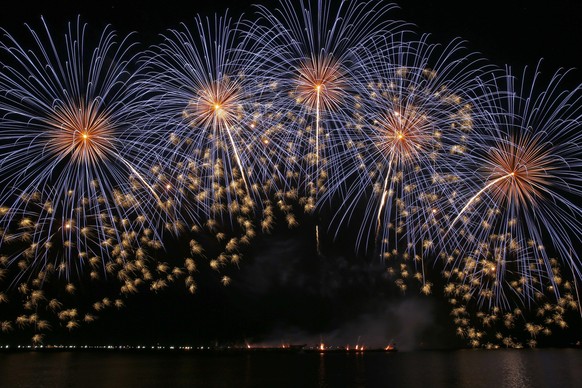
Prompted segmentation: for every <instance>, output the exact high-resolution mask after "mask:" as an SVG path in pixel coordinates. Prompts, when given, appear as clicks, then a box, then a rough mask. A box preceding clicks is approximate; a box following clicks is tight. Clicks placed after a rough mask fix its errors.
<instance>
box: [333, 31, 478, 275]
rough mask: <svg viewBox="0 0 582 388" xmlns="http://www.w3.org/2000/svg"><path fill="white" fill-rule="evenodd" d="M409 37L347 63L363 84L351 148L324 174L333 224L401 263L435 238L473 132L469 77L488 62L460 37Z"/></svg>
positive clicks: (435, 245)
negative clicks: (333, 204)
mask: <svg viewBox="0 0 582 388" xmlns="http://www.w3.org/2000/svg"><path fill="white" fill-rule="evenodd" d="M410 38H411V37H410V36H409V35H408V34H406V33H404V34H402V35H395V36H393V38H388V39H387V40H386V41H384V42H378V44H379V45H380V47H384V49H379V50H378V51H377V52H378V53H377V56H373V55H370V56H365V57H364V58H363V60H362V62H361V63H360V65H359V67H357V68H356V69H355V73H357V74H358V77H357V78H356V80H357V82H359V83H361V88H362V89H364V90H365V92H364V93H362V94H361V95H359V96H358V98H357V104H356V105H355V106H354V107H353V108H352V111H353V120H352V123H351V124H350V127H349V129H350V131H351V140H350V144H349V147H347V149H346V150H345V151H344V152H341V153H337V154H335V155H333V156H331V157H330V160H329V164H330V165H335V166H336V168H335V169H336V170H338V171H342V173H341V174H336V175H333V176H331V177H330V179H329V184H328V193H327V194H326V195H333V196H336V197H338V198H340V200H339V201H338V202H339V206H338V207H337V208H336V209H335V213H336V215H335V217H334V221H335V222H336V224H337V225H338V233H340V232H341V231H340V229H341V228H342V227H346V226H348V225H349V224H350V223H358V224H359V225H360V227H359V231H358V233H357V239H356V245H357V247H358V248H363V249H368V248H369V247H370V246H374V249H375V250H376V249H379V252H380V255H381V256H382V257H384V258H385V259H389V258H392V257H396V256H399V255H400V254H402V257H401V258H403V259H405V260H406V259H411V260H409V263H410V262H411V261H412V262H419V261H420V260H421V259H422V257H423V256H425V255H427V254H429V253H431V254H438V253H440V250H441V249H442V247H443V244H442V241H441V239H440V238H441V237H442V233H443V228H444V225H445V224H446V222H447V214H446V213H444V212H443V210H444V208H445V207H446V206H445V205H446V201H447V200H448V196H449V195H450V194H451V193H452V192H453V191H454V185H455V181H456V180H457V179H458V177H457V175H456V169H455V164H456V162H457V160H458V159H459V157H460V155H462V154H463V152H465V149H466V148H467V143H468V140H467V138H468V137H469V136H470V134H471V132H472V131H473V117H474V114H475V112H474V109H473V102H472V98H471V92H472V90H473V89H475V88H476V87H477V86H478V85H479V84H478V83H477V82H474V79H475V78H476V77H477V76H479V75H480V74H482V73H483V72H484V71H485V69H486V68H485V67H483V66H481V61H480V60H479V59H478V58H477V56H476V55H474V54H470V53H467V52H466V50H464V48H463V46H462V43H461V42H460V41H453V42H452V43H451V44H449V45H448V46H446V47H440V46H438V45H435V44H431V43H429V42H428V37H427V36H421V37H420V39H410ZM413 38H414V37H413ZM373 50H375V49H373ZM421 269H422V268H421ZM406 271H409V269H406ZM415 276H416V275H415ZM420 278H421V279H422V278H423V276H420Z"/></svg>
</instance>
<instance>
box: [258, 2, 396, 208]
mask: <svg viewBox="0 0 582 388" xmlns="http://www.w3.org/2000/svg"><path fill="white" fill-rule="evenodd" d="M258 9H259V12H258V14H259V16H260V17H261V18H262V20H261V23H257V24H253V25H252V26H251V27H252V28H250V29H249V30H250V38H251V40H252V41H254V42H256V48H257V49H258V50H259V55H260V56H261V58H262V64H261V66H260V67H259V68H258V69H257V70H258V71H257V77H258V79H259V80H260V82H259V83H260V84H259V86H260V87H261V93H262V94H263V95H265V96H268V98H269V99H270V101H271V105H272V109H273V111H274V112H275V114H274V115H273V117H272V118H271V119H272V120H273V127H274V128H275V130H274V131H272V133H271V134H270V142H271V143H272V147H274V148H276V149H277V153H278V155H277V156H276V158H277V159H276V162H277V163H281V164H283V165H286V166H288V170H289V171H293V173H291V174H289V175H290V176H291V178H292V179H294V180H296V181H298V183H299V184H300V185H301V186H302V188H303V190H302V191H305V194H306V195H307V196H308V197H310V198H311V200H308V201H307V203H306V206H305V207H306V209H307V210H313V208H314V198H315V197H316V196H317V192H318V191H321V190H322V189H323V182H324V181H325V179H326V177H327V176H328V175H330V174H334V173H335V172H334V171H328V168H330V167H331V166H329V165H328V164H327V162H326V158H327V155H330V154H333V153H335V152H338V151H339V150H341V149H342V148H343V147H344V146H345V143H346V142H347V140H348V138H347V135H346V136H342V135H344V134H345V132H344V125H345V122H346V115H349V110H350V109H352V108H353V106H354V104H355V101H354V98H353V97H354V94H355V93H354V88H353V86H354V82H353V81H354V77H353V75H352V65H353V61H354V53H355V51H357V50H358V49H359V48H361V47H363V46H365V45H366V44H367V43H368V42H373V41H374V40H375V39H378V38H379V37H381V36H384V35H387V34H389V33H390V31H391V30H392V29H395V28H396V27H397V26H399V25H400V24H399V23H395V22H390V21H388V19H387V18H386V15H387V13H388V12H389V11H390V10H391V9H393V6H392V5H387V4H384V3H383V2H355V1H354V2H341V4H340V5H339V6H337V8H336V7H334V5H332V3H331V2H329V1H321V0H320V1H317V2H315V1H301V2H299V3H297V4H293V3H292V2H291V1H281V3H280V8H279V9H278V10H277V12H273V11H271V10H269V9H267V8H266V7H262V6H259V8H258ZM272 96H275V97H272ZM330 134H331V135H334V136H335V138H336V141H333V142H332V141H331V139H330ZM302 194H303V193H302Z"/></svg>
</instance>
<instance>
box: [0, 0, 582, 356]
mask: <svg viewBox="0 0 582 388" xmlns="http://www.w3.org/2000/svg"><path fill="white" fill-rule="evenodd" d="M396 8H397V5H395V4H391V3H387V2H384V1H364V0H350V1H343V2H341V3H340V2H336V3H334V2H331V1H328V0H319V1H317V0H314V1H310V0H302V1H290V0H282V1H281V2H280V3H279V5H278V6H276V7H272V8H270V7H266V6H260V5H258V6H256V7H255V8H254V11H255V12H254V13H253V14H251V15H245V16H244V17H239V16H238V15H233V14H232V13H230V12H226V11H225V12H223V13H219V14H216V15H213V16H209V17H202V16H195V17H191V18H185V19H186V20H185V21H184V22H183V23H182V24H180V25H178V26H176V27H175V28H173V29H169V30H167V31H160V35H159V40H158V41H157V42H154V43H153V44H152V45H150V46H147V45H144V44H142V43H138V42H137V40H136V39H135V37H134V35H132V34H129V35H127V36H122V35H119V34H117V33H116V32H115V26H108V27H105V28H104V29H103V30H101V31H95V30H94V29H93V28H94V26H91V25H88V24H86V23H85V22H84V21H83V17H82V16H79V17H78V18H77V19H76V20H71V21H70V22H69V23H68V24H67V25H66V26H54V25H51V22H50V20H48V19H45V18H42V19H41V20H30V21H28V22H29V24H26V29H27V31H28V36H26V37H20V36H18V37H17V36H15V35H12V32H11V31H8V30H4V29H2V31H1V35H2V36H1V38H0V304H1V305H5V306H11V307H10V308H3V307H2V309H1V310H0V324H1V331H2V334H0V335H9V333H10V332H12V331H17V330H22V331H25V332H27V333H30V338H31V342H32V344H33V345H41V344H43V342H45V341H47V340H49V339H50V336H51V332H52V331H53V330H56V329H57V328H65V329H66V330H75V329H76V328H78V327H79V326H80V325H90V324H91V322H93V321H94V320H95V319H97V318H98V317H99V315H100V314H101V313H102V312H103V311H105V310H108V309H121V308H124V306H126V304H128V303H131V301H132V295H133V294H139V293H147V292H162V291H164V290H167V289H170V288H172V289H175V290H183V291H184V292H185V293H192V294H196V292H197V290H198V289H199V284H200V279H199V277H200V276H214V277H215V278H216V280H217V281H218V282H221V283H222V284H223V285H224V286H226V287H228V286H229V285H230V284H231V282H232V281H233V277H235V276H237V273H238V271H239V269H240V268H241V267H244V265H245V260H244V258H243V256H244V255H245V253H247V252H249V250H250V249H251V248H252V246H253V243H254V242H255V240H256V238H257V237H260V236H266V235H268V234H269V233H271V232H272V231H273V230H275V229H281V228H290V229H293V228H304V227H307V226H306V225H308V226H309V228H311V230H310V235H311V236H312V238H313V244H314V247H315V250H316V251H317V254H325V249H326V248H327V245H326V244H330V243H329V242H330V241H331V244H333V241H336V240H337V239H340V238H341V239H345V238H346V237H345V236H350V237H349V238H348V239H351V240H350V241H351V246H352V248H353V252H354V254H360V255H368V256H369V257H372V258H373V260H379V261H381V262H382V263H383V265H385V269H386V275H387V276H386V278H385V281H386V282H390V283H391V284H392V285H394V287H395V288H397V289H398V290H399V292H400V293H401V294H402V295H407V294H413V295H423V294H426V295H429V294H430V295H431V296H435V295H436V296H438V297H440V298H442V299H443V300H446V301H447V303H448V305H449V308H450V319H451V320H452V321H453V322H452V323H453V324H454V325H455V326H456V328H457V333H458V335H459V336H461V337H462V338H463V339H465V340H466V342H467V343H468V344H469V345H471V346H473V347H496V346H499V345H502V346H509V347H525V346H530V347H535V346H536V344H537V342H538V339H539V338H540V337H541V336H545V337H551V336H552V335H553V334H554V333H556V332H558V331H560V330H562V329H564V328H567V327H568V325H569V324H570V323H569V319H578V321H579V320H580V317H581V316H582V308H581V307H580V304H579V298H580V291H581V290H580V288H581V287H582V283H581V282H582V263H581V260H580V256H579V251H580V248H581V246H582V245H581V241H580V239H581V236H582V208H581V207H580V203H582V201H581V197H582V178H581V177H582V148H581V147H582V85H580V84H578V85H577V86H574V87H573V88H572V87H571V82H570V83H568V82H566V80H565V78H567V77H569V78H576V77H578V78H579V74H577V73H575V71H569V70H556V69H551V68H546V67H545V66H544V64H543V61H541V60H540V61H539V62H538V63H533V64H531V65H530V66H529V67H527V68H524V69H515V68H513V67H512V66H511V64H507V65H503V64H493V63H491V62H490V61H489V60H488V59H487V58H484V57H482V56H481V55H480V54H478V53H474V52H471V51H470V50H468V49H467V48H466V45H465V43H464V42H463V41H462V40H460V39H455V40H452V41H450V42H436V41H434V39H433V38H432V37H431V36H430V35H427V34H423V33H420V32H418V31H416V28H415V27H414V26H413V25H412V24H409V23H406V22H404V21H398V20H397V19H395V18H394V17H392V16H391V15H392V14H393V13H394V11H395V9H396ZM0 27H1V26H0ZM64 27H66V33H65V34H55V33H53V30H54V29H57V30H59V31H60V30H61V29H62V28H64ZM567 85H570V86H567ZM342 236H343V237H342ZM322 239H324V240H325V241H326V242H327V243H323V242H322V241H320V240H322ZM352 240H353V241H352ZM169 251H171V254H170V253H169ZM202 266H205V267H209V268H210V270H209V271H200V268H201V267H202ZM283 270H284V269H283ZM207 274H210V275H207ZM193 297H197V295H194V296H193ZM0 338H1V337H0Z"/></svg>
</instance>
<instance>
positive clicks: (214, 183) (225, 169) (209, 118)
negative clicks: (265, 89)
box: [144, 16, 270, 222]
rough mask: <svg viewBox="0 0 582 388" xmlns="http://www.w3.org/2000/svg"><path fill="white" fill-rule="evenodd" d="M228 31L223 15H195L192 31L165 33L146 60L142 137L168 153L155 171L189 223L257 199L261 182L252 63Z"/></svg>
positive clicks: (258, 120) (227, 20) (184, 27)
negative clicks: (148, 112) (163, 177)
mask: <svg viewBox="0 0 582 388" xmlns="http://www.w3.org/2000/svg"><path fill="white" fill-rule="evenodd" d="M233 26H234V22H233V21H232V20H231V19H230V18H229V17H228V16H225V17H218V16H215V19H214V21H210V20H204V19H203V18H202V17H199V16H198V17H196V18H195V23H194V26H193V28H189V26H187V25H185V24H182V26H181V27H180V29H174V30H169V31H168V32H167V33H166V34H165V35H164V36H163V42H162V43H161V44H159V45H157V46H154V47H153V48H152V49H151V50H149V51H148V52H147V53H146V62H145V66H146V68H147V69H148V79H147V81H146V83H145V87H146V88H147V89H148V90H149V91H150V92H151V94H152V97H151V98H150V99H149V101H148V103H149V105H150V107H151V109H152V111H153V113H152V116H151V119H149V120H148V121H147V123H145V124H144V126H145V127H146V128H147V131H146V132H145V136H146V137H147V138H148V140H147V141H152V139H153V138H154V137H155V138H156V142H158V143H160V144H163V145H164V148H165V149H166V150H167V151H168V152H167V154H166V155H165V156H164V159H165V162H164V163H161V164H160V169H161V170H160V171H161V172H162V173H163V174H166V176H167V178H166V179H167V180H168V188H171V189H170V190H171V191H173V192H174V195H175V198H176V201H177V202H178V203H181V204H182V205H183V206H184V207H183V209H182V213H184V214H190V218H191V219H192V221H196V222H204V220H205V219H206V218H208V217H211V216H212V214H216V213H221V212H222V213H226V212H228V211H229V207H230V206H238V205H236V203H239V202H245V201H246V202H247V204H248V203H250V202H252V201H254V200H256V198H257V197H256V194H257V193H259V192H260V191H261V187H262V184H263V182H264V181H265V180H266V179H267V178H268V177H267V175H266V174H265V172H264V171H265V170H264V164H265V163H261V157H264V156H265V155H266V154H265V153H264V152H265V151H264V149H263V148H264V146H265V144H266V143H267V141H266V140H264V141H261V134H262V133H266V132H267V128H264V127H263V120H264V118H263V113H264V108H263V107H261V106H259V105H258V104H257V99H256V96H257V91H256V87H255V85H254V83H253V79H252V78H251V77H250V71H251V69H252V67H253V66H254V65H255V63H256V61H257V58H256V57H255V56H253V55H250V53H249V52H248V51H246V50H243V49H242V47H241V46H242V45H244V41H243V42H242V43H240V42H239V41H237V38H238V37H239V36H238V34H237V32H236V30H235V29H234V28H233ZM269 178H270V177H269ZM251 197H252V198H253V200H251Z"/></svg>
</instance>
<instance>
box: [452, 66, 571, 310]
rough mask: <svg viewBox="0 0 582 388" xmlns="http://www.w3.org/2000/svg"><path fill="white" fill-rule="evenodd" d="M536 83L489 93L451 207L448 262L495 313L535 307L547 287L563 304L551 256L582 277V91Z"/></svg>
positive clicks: (511, 83) (513, 82) (527, 79)
mask: <svg viewBox="0 0 582 388" xmlns="http://www.w3.org/2000/svg"><path fill="white" fill-rule="evenodd" d="M540 78H541V76H540V73H539V67H538V68H536V70H535V74H534V75H533V77H532V76H531V75H529V74H527V72H525V73H524V75H523V78H521V79H517V78H514V77H513V76H512V75H511V74H510V73H508V74H507V75H503V76H499V77H498V78H495V79H494V82H492V83H491V85H492V86H491V87H490V89H488V90H487V91H486V92H484V93H483V101H485V104H486V106H485V107H484V109H485V111H486V112H487V113H488V115H487V116H482V118H486V119H487V120H486V121H483V122H481V123H479V126H480V127H481V129H480V133H479V136H477V137H476V139H475V141H474V142H473V143H474V144H473V147H472V149H470V150H469V152H468V153H467V158H466V160H464V161H463V168H465V169H466V171H468V172H469V173H468V174H467V175H466V178H465V179H463V181H462V182H460V184H459V191H458V193H459V196H458V197H457V199H456V200H455V201H454V203H452V204H453V208H452V212H451V214H454V218H453V219H452V220H451V224H450V226H449V228H450V230H452V231H454V232H452V233H454V235H455V236H457V237H458V238H455V239H451V242H452V246H453V247H454V248H455V249H456V250H455V255H454V258H453V257H451V258H450V259H449V260H450V263H452V264H453V265H455V266H456V267H458V268H459V269H461V270H463V271H464V272H465V276H466V278H467V279H470V281H471V284H472V287H473V288H472V290H473V292H474V295H475V297H476V298H477V299H478V300H479V301H480V303H483V304H486V305H489V306H493V305H494V306H505V307H510V306H511V305H512V303H511V301H513V300H515V299H517V300H518V301H524V300H533V297H534V295H535V294H536V293H538V292H542V293H543V292H546V291H547V290H548V287H550V288H549V289H550V290H552V291H553V292H555V293H556V296H558V297H559V293H558V287H557V286H558V285H559V284H558V283H559V282H560V278H559V277H558V276H557V275H556V274H555V272H554V271H553V270H552V265H550V257H552V256H554V255H555V257H557V258H558V259H559V262H560V263H561V265H560V267H562V270H563V271H570V272H571V273H573V275H574V276H575V277H577V278H578V279H580V276H581V274H582V273H581V263H580V258H579V256H578V254H577V252H576V248H577V247H579V246H580V236H581V235H582V223H581V219H582V217H581V216H582V208H581V207H580V206H579V204H577V198H579V197H580V195H581V193H582V186H581V180H580V173H581V168H582V159H581V158H580V146H581V145H582V137H581V134H580V133H581V132H580V129H581V127H582V115H581V114H582V107H581V106H582V105H581V104H580V102H581V101H582V93H581V90H582V88H581V87H580V86H577V87H575V88H574V90H572V91H566V90H561V89H560V84H561V83H562V82H563V78H564V73H561V72H558V73H556V74H555V75H554V76H553V77H552V78H551V80H549V82H547V85H545V86H544V81H542V80H541V79H540ZM482 105H483V104H482ZM548 284H549V285H548Z"/></svg>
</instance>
